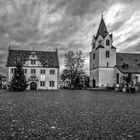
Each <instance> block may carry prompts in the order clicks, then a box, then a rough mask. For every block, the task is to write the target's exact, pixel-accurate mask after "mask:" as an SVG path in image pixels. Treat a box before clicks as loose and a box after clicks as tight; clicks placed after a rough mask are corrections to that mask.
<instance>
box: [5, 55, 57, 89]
mask: <svg viewBox="0 0 140 140" xmlns="http://www.w3.org/2000/svg"><path fill="white" fill-rule="evenodd" d="M14 69H15V67H13V66H8V67H7V81H8V82H10V81H11V78H12V76H13V73H14ZM23 69H24V74H25V76H26V78H27V81H28V84H29V85H28V88H27V90H57V89H59V68H55V67H54V68H53V67H52V68H49V67H44V66H43V65H42V64H41V62H40V61H39V58H38V57H37V55H35V54H31V55H30V56H29V58H28V59H27V61H26V62H25V63H24V64H23ZM8 82H7V83H8Z"/></svg>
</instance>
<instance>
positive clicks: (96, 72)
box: [89, 69, 99, 87]
mask: <svg viewBox="0 0 140 140" xmlns="http://www.w3.org/2000/svg"><path fill="white" fill-rule="evenodd" d="M93 79H95V81H96V86H98V83H99V70H98V69H93V70H90V78H89V80H90V83H89V85H90V87H93Z"/></svg>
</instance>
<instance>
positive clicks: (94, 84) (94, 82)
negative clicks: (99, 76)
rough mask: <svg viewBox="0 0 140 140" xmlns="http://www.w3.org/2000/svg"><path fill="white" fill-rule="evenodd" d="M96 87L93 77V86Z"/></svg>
mask: <svg viewBox="0 0 140 140" xmlns="http://www.w3.org/2000/svg"><path fill="white" fill-rule="evenodd" d="M95 87H96V81H95V79H93V88H95Z"/></svg>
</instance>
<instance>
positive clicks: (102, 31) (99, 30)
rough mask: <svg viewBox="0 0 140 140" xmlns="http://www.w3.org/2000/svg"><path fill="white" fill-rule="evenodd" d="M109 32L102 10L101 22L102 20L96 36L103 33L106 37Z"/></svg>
mask: <svg viewBox="0 0 140 140" xmlns="http://www.w3.org/2000/svg"><path fill="white" fill-rule="evenodd" d="M107 33H108V31H107V28H106V25H105V22H104V18H103V11H102V13H101V22H100V25H99V28H98V31H97V34H96V37H97V38H98V37H99V35H101V36H102V37H105V36H106V35H107Z"/></svg>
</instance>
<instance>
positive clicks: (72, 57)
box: [61, 51, 85, 87]
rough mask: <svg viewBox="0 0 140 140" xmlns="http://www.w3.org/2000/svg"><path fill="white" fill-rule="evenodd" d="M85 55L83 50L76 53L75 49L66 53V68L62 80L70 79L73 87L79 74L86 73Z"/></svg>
mask: <svg viewBox="0 0 140 140" xmlns="http://www.w3.org/2000/svg"><path fill="white" fill-rule="evenodd" d="M84 61H85V59H84V57H83V53H82V52H81V51H79V52H77V53H74V52H73V51H69V52H68V53H66V54H65V60H64V63H65V69H64V71H63V73H62V75H61V78H62V80H65V79H70V81H71V87H74V86H75V80H76V78H77V77H78V76H82V75H83V74H84V70H83V67H84Z"/></svg>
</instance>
